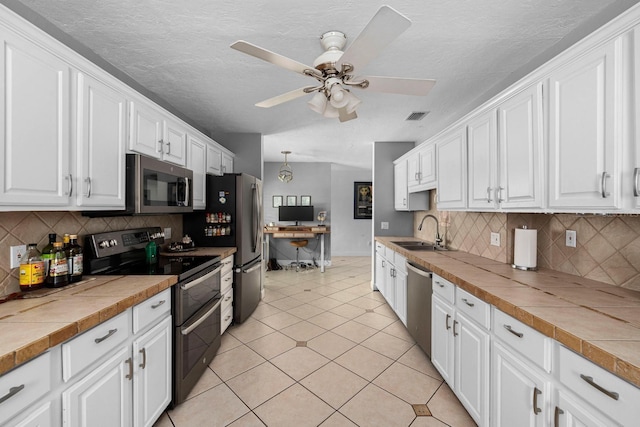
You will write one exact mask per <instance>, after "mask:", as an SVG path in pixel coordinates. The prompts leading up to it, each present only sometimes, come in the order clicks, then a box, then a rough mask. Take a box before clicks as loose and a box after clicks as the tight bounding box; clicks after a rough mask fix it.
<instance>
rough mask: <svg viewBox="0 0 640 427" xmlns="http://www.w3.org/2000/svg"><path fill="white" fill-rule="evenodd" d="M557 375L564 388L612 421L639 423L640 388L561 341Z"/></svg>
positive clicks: (623, 423)
mask: <svg viewBox="0 0 640 427" xmlns="http://www.w3.org/2000/svg"><path fill="white" fill-rule="evenodd" d="M557 345H558V347H559V349H558V372H557V374H556V375H557V377H558V379H559V380H560V383H562V384H563V385H564V386H565V387H566V388H567V389H569V390H571V391H572V392H573V393H574V394H575V395H577V396H579V397H580V398H582V399H584V401H585V402H586V403H587V404H588V405H589V407H593V408H595V409H597V410H599V411H601V412H602V413H604V414H607V415H608V416H610V417H611V418H613V420H614V421H616V422H618V423H620V424H622V425H625V426H632V425H638V420H640V405H638V402H640V389H639V388H637V387H635V386H633V385H632V384H630V383H628V382H626V381H624V380H622V379H620V378H618V377H617V376H615V375H613V374H612V373H610V372H609V371H606V370H605V369H603V368H601V367H599V366H597V365H595V364H594V363H592V362H591V361H589V360H587V359H585V358H584V357H582V356H581V355H579V354H576V353H574V352H573V351H571V350H569V349H568V348H566V347H564V346H563V345H561V344H557Z"/></svg>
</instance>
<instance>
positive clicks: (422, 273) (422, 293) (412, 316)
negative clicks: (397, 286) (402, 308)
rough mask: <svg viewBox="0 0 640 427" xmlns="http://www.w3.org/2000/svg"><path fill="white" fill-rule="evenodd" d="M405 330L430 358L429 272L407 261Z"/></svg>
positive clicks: (431, 289)
mask: <svg viewBox="0 0 640 427" xmlns="http://www.w3.org/2000/svg"><path fill="white" fill-rule="evenodd" d="M407 272H408V277H407V329H408V330H409V334H411V336H412V337H413V339H414V340H416V342H417V343H418V345H419V346H420V348H422V350H423V351H424V352H425V353H426V354H427V356H429V357H431V294H432V292H433V287H432V283H431V275H432V273H431V271H429V270H427V269H425V268H424V267H421V266H419V265H416V264H413V263H411V262H409V261H407Z"/></svg>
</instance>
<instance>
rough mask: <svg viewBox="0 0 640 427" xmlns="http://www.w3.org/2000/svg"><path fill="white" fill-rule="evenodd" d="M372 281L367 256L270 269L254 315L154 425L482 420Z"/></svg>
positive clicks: (274, 426) (233, 330)
mask: <svg viewBox="0 0 640 427" xmlns="http://www.w3.org/2000/svg"><path fill="white" fill-rule="evenodd" d="M370 282H371V261H370V258H368V257H334V258H333V259H332V266H331V267H328V268H327V269H326V272H325V273H320V271H319V270H318V269H315V270H309V271H300V272H295V271H293V270H289V271H286V270H280V271H269V272H267V273H266V282H265V297H264V299H263V300H262V302H261V303H260V305H259V306H258V308H257V309H256V311H255V312H254V313H253V315H252V316H251V318H250V319H248V320H247V321H245V322H244V323H242V324H241V325H233V326H231V327H230V328H229V329H228V330H227V332H226V333H225V334H224V335H223V337H222V345H221V348H220V350H219V352H218V354H217V355H216V357H215V359H214V360H213V361H212V362H211V364H210V365H209V369H208V370H207V371H206V372H205V374H204V375H203V377H202V378H201V380H200V382H199V383H198V384H197V385H196V387H195V388H194V390H193V391H192V392H191V394H190V396H189V398H188V400H187V401H185V402H184V403H183V404H182V405H180V406H179V407H177V408H175V409H173V410H169V411H167V412H166V413H164V414H163V415H162V417H161V418H160V419H159V420H158V422H157V423H156V426H157V427H165V426H167V427H168V426H175V427H184V426H265V425H266V426H270V427H281V426H295V427H302V426H323V427H328V426H361V427H366V426H384V427H393V426H420V427H426V426H429V427H435V426H453V427H459V426H475V423H474V422H473V420H472V419H471V418H470V417H469V415H468V414H467V412H466V411H465V410H464V408H463V407H462V405H461V404H460V402H459V401H458V400H457V398H456V397H455V396H454V394H453V393H452V392H451V390H450V389H449V387H448V386H447V384H446V383H444V382H443V381H442V378H441V377H440V375H439V374H438V372H437V371H436V369H435V368H434V367H433V365H432V364H431V362H430V360H429V358H428V357H427V356H426V355H425V354H424V353H423V352H422V350H421V349H420V348H419V347H418V346H417V345H415V343H414V341H413V339H412V338H411V336H410V335H409V334H408V333H407V330H406V329H405V327H404V325H403V324H402V322H401V321H400V320H398V318H397V317H396V316H395V314H394V312H393V311H392V310H391V309H390V308H389V306H388V305H387V304H386V302H385V301H384V299H383V297H382V295H380V293H379V292H373V291H371V288H370ZM412 404H427V406H428V408H429V410H430V411H431V413H432V416H416V414H415V412H414V410H413V407H412Z"/></svg>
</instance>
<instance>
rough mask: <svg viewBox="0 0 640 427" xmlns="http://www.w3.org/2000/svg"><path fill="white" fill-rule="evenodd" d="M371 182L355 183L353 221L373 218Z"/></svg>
mask: <svg viewBox="0 0 640 427" xmlns="http://www.w3.org/2000/svg"><path fill="white" fill-rule="evenodd" d="M371 184H372V183H371V181H356V182H354V183H353V219H371V218H372V217H373V186H372V185H371Z"/></svg>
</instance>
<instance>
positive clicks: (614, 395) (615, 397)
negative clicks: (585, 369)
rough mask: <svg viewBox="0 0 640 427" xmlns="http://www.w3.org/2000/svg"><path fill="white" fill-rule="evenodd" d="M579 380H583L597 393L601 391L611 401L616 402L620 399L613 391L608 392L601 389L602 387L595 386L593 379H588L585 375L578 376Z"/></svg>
mask: <svg viewBox="0 0 640 427" xmlns="http://www.w3.org/2000/svg"><path fill="white" fill-rule="evenodd" d="M580 378H582V379H583V380H585V381H586V382H587V384H589V385H590V386H591V387H593V388H595V389H596V390H598V391H601V392H602V393H604V394H606V395H607V396H609V397H610V398H612V399H613V400H618V399H619V398H620V395H619V394H618V393H616V392H615V391H609V390H607V389H605V388H603V387H602V386H600V385H598V384H596V382H595V381H593V377H588V376H586V375H583V374H580Z"/></svg>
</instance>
